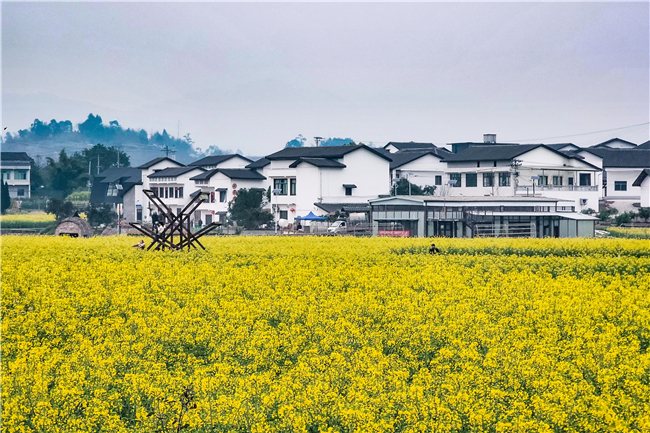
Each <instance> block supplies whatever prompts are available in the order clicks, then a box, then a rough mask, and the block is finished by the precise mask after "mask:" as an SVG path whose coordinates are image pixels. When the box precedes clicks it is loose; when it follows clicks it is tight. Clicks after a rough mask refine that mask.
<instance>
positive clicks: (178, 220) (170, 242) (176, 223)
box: [129, 189, 221, 251]
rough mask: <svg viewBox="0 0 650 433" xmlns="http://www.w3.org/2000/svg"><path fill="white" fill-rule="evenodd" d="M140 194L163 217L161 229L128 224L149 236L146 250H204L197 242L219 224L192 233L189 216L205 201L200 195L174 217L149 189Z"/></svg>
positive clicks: (214, 223) (209, 225)
mask: <svg viewBox="0 0 650 433" xmlns="http://www.w3.org/2000/svg"><path fill="white" fill-rule="evenodd" d="M142 192H144V194H145V195H146V196H147V198H148V199H149V201H151V203H153V204H154V206H156V207H157V208H158V210H159V212H160V215H163V216H164V219H165V224H164V225H162V229H160V230H159V229H158V228H157V227H155V226H154V227H153V230H151V229H149V228H147V227H144V226H143V225H142V224H140V223H129V225H130V226H131V227H133V228H134V229H136V230H138V231H139V232H140V233H143V234H145V235H147V236H149V237H150V238H151V239H152V240H153V241H152V242H151V245H149V247H148V248H147V250H150V249H152V248H153V249H154V250H161V249H162V250H164V249H165V248H169V249H171V250H179V251H180V250H183V248H185V247H187V250H188V251H189V250H190V249H192V248H194V249H197V248H196V245H195V244H198V245H199V246H200V247H201V248H203V249H204V250H205V247H204V246H203V245H202V244H201V242H199V238H200V237H201V236H203V235H205V234H207V233H209V232H210V231H212V230H214V229H215V228H217V227H219V226H220V225H221V224H220V223H216V222H213V223H211V224H208V225H206V226H205V227H203V228H202V229H201V230H199V231H198V232H196V233H192V231H191V227H190V216H191V215H192V213H193V212H194V211H195V210H196V209H197V208H198V207H199V206H200V205H201V203H203V202H204V201H205V200H204V199H203V198H201V194H197V195H196V196H194V198H192V200H191V201H190V202H189V203H188V204H187V205H186V206H185V207H184V208H183V209H182V210H181V212H180V213H179V214H177V215H174V212H172V210H171V209H170V208H169V207H168V206H167V205H166V204H165V203H163V201H162V200H161V199H160V197H158V196H157V195H155V194H154V193H153V191H151V190H149V189H145V190H143V191H142ZM174 234H177V239H178V242H174Z"/></svg>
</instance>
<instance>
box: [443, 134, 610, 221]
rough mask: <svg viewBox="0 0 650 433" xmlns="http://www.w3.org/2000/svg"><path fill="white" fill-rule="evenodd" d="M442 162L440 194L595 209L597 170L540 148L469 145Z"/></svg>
mask: <svg viewBox="0 0 650 433" xmlns="http://www.w3.org/2000/svg"><path fill="white" fill-rule="evenodd" d="M442 162H445V163H446V164H447V171H446V173H445V177H444V178H443V185H442V188H441V193H442V194H443V195H451V196H486V195H487V196H503V197H505V196H513V197H514V196H538V197H548V198H554V199H562V200H570V201H572V202H573V203H574V206H575V209H576V210H578V211H580V210H583V209H587V208H591V209H594V210H597V209H598V200H599V197H600V188H601V187H600V185H601V169H600V168H599V167H597V166H595V165H593V164H590V163H588V162H587V161H585V160H584V159H581V158H580V157H578V156H572V155H570V154H565V153H562V152H559V151H557V150H554V149H553V148H551V147H549V146H546V145H543V144H479V145H476V144H473V145H471V146H468V147H464V150H460V151H459V152H458V153H454V154H450V155H448V156H445V157H444V158H443V159H442ZM449 181H452V182H449Z"/></svg>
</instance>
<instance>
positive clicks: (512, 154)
mask: <svg viewBox="0 0 650 433" xmlns="http://www.w3.org/2000/svg"><path fill="white" fill-rule="evenodd" d="M538 147H542V148H544V149H547V150H548V151H550V152H553V153H556V154H558V155H560V156H563V157H565V158H568V159H575V160H578V161H580V162H582V163H583V164H585V165H588V166H590V167H593V168H595V169H596V170H600V168H598V167H596V166H595V165H593V164H590V163H588V162H587V161H584V158H582V157H580V156H577V155H571V154H570V153H563V152H560V151H557V150H555V149H553V148H552V147H548V146H547V145H545V144H486V145H482V146H481V145H476V146H470V147H468V148H466V149H464V150H462V151H460V152H458V153H452V154H450V155H448V156H444V157H443V158H442V161H443V162H465V161H509V160H512V159H514V158H516V157H518V156H519V155H523V154H524V153H527V152H530V151H531V150H533V149H537V148H538Z"/></svg>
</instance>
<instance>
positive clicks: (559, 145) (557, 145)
mask: <svg viewBox="0 0 650 433" xmlns="http://www.w3.org/2000/svg"><path fill="white" fill-rule="evenodd" d="M545 146H548V147H550V148H551V149H554V150H560V149H562V148H564V147H567V146H571V147H572V149H573V150H579V149H580V146H576V145H575V144H573V143H553V144H545Z"/></svg>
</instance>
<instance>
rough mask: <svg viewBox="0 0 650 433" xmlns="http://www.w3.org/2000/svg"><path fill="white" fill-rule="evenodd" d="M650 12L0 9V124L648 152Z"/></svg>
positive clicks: (225, 143)
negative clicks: (617, 142) (486, 137)
mask: <svg viewBox="0 0 650 433" xmlns="http://www.w3.org/2000/svg"><path fill="white" fill-rule="evenodd" d="M649 23H650V16H649V3H648V2H639V3H564V2H561V3H543V4H542V3H408V4H407V3H356V4H347V3H10V2H4V1H3V2H2V97H3V100H2V122H3V126H4V127H7V128H8V131H17V130H18V129H22V128H27V127H29V124H30V123H31V122H32V121H33V120H34V118H39V119H41V120H48V121H49V120H50V119H53V118H56V119H57V120H68V119H69V120H72V121H73V123H75V124H76V123H79V122H82V121H83V120H85V118H86V117H87V115H88V113H90V112H93V113H94V114H99V115H101V116H102V118H103V119H104V122H105V123H108V121H109V120H114V119H116V120H118V121H119V122H120V124H121V125H122V126H124V127H132V128H137V129H140V128H144V129H146V130H147V131H155V130H162V129H163V128H166V129H167V131H168V132H170V133H172V134H174V135H175V134H176V132H177V126H178V122H180V135H181V136H182V135H184V134H185V133H187V132H190V133H191V135H192V137H193V139H194V140H195V141H196V144H197V146H198V147H201V148H207V147H208V146H210V145H217V146H219V147H220V148H225V149H241V150H242V151H243V152H244V153H245V154H246V155H264V154H268V153H271V152H273V151H276V150H279V149H280V148H282V147H283V146H284V144H285V143H286V142H287V141H288V140H291V139H292V138H294V137H295V136H296V135H298V134H302V135H304V136H305V137H307V138H308V143H310V142H312V137H313V136H315V135H318V136H323V137H351V138H353V139H354V140H356V141H364V142H374V143H375V144H383V143H385V142H388V141H426V142H433V143H436V144H442V143H449V142H459V141H481V140H482V134H483V133H496V134H497V138H498V141H514V140H519V141H525V140H534V141H535V142H548V143H551V142H573V143H576V144H578V145H590V144H595V143H598V142H601V141H604V140H607V139H609V138H612V137H621V138H624V139H627V140H630V141H633V142H635V143H642V142H644V141H647V140H648V139H650V136H649V135H650V133H649V131H650V128H649V127H648V125H647V123H646V124H645V125H641V126H637V127H633V128H626V129H620V130H616V131H611V132H604V133H598V134H585V135H575V136H571V137H562V138H553V139H551V138H548V137H556V136H563V135H573V134H583V133H591V132H594V131H601V130H607V129H612V128H620V127H627V126H630V125H637V124H642V123H644V122H648V121H649V118H650V112H649V100H650V89H649V83H650V74H649V66H648V65H649V57H650V54H649V53H650V42H649V33H650V32H649Z"/></svg>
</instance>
